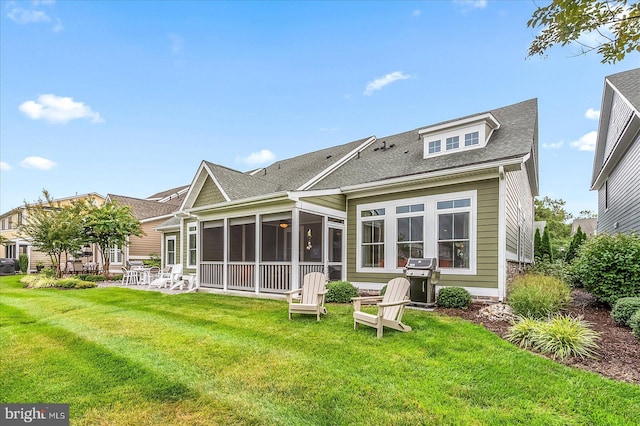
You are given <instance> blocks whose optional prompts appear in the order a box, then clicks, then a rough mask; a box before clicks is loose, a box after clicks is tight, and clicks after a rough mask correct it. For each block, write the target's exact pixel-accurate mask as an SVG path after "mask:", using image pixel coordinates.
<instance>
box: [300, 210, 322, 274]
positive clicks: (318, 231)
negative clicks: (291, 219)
mask: <svg viewBox="0 0 640 426" xmlns="http://www.w3.org/2000/svg"><path fill="white" fill-rule="evenodd" d="M323 219H324V218H323V217H322V216H318V215H315V214H311V213H306V212H300V261H301V262H318V263H321V262H323V259H322V254H323V248H322V241H323V235H322V231H323V229H324V224H323Z"/></svg>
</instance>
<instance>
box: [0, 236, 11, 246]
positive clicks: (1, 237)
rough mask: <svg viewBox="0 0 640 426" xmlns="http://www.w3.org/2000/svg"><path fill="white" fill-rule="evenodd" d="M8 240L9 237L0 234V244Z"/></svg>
mask: <svg viewBox="0 0 640 426" xmlns="http://www.w3.org/2000/svg"><path fill="white" fill-rule="evenodd" d="M8 241H9V239H8V238H7V237H5V236H4V235H0V246H3V245H5V243H7V242H8Z"/></svg>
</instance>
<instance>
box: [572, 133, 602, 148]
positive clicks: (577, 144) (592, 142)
mask: <svg viewBox="0 0 640 426" xmlns="http://www.w3.org/2000/svg"><path fill="white" fill-rule="evenodd" d="M597 139H598V133H597V132H596V131H592V132H589V133H587V134H586V135H584V136H582V137H581V138H580V139H578V140H577V141H574V142H571V143H570V145H571V146H572V147H573V148H578V150H580V151H595V150H596V140H597Z"/></svg>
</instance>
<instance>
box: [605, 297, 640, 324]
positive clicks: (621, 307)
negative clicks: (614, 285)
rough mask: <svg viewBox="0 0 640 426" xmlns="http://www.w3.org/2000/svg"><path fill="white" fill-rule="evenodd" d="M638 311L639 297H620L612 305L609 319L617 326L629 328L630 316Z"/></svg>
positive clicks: (639, 305)
mask: <svg viewBox="0 0 640 426" xmlns="http://www.w3.org/2000/svg"><path fill="white" fill-rule="evenodd" d="M639 309H640V297H622V298H620V299H618V300H617V301H616V303H615V304H614V305H613V309H612V310H611V317H612V318H613V319H614V320H615V322H617V323H618V324H622V325H626V326H629V320H630V319H631V316H632V315H633V314H635V313H636V311H637V310H639Z"/></svg>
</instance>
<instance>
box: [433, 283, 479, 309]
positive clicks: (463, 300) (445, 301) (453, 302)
mask: <svg viewBox="0 0 640 426" xmlns="http://www.w3.org/2000/svg"><path fill="white" fill-rule="evenodd" d="M470 304H471V294H469V292H468V291H467V290H466V289H464V288H462V287H444V288H441V289H440V291H438V306H439V307H441V308H462V309H466V308H468V307H469V305H470Z"/></svg>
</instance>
